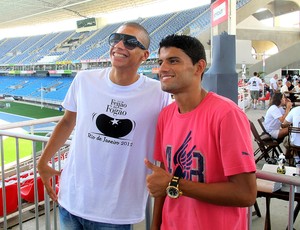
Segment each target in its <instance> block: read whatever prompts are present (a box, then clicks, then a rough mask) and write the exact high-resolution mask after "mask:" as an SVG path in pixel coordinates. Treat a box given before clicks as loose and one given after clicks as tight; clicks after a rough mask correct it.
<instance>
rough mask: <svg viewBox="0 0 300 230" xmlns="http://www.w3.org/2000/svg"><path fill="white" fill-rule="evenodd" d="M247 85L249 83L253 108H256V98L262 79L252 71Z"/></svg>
mask: <svg viewBox="0 0 300 230" xmlns="http://www.w3.org/2000/svg"><path fill="white" fill-rule="evenodd" d="M247 85H249V90H250V96H251V99H252V103H253V109H256V106H257V100H258V98H259V90H260V87H261V86H262V80H261V79H260V78H259V77H258V73H257V72H254V73H253V77H251V78H250V79H249V81H248V82H247Z"/></svg>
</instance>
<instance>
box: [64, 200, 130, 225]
mask: <svg viewBox="0 0 300 230" xmlns="http://www.w3.org/2000/svg"><path fill="white" fill-rule="evenodd" d="M59 219H60V229H61V230H132V225H131V224H108V223H100V222H95V221H90V220H86V219H83V218H81V217H78V216H74V215H72V214H71V213H69V212H68V211H67V210H66V209H64V208H63V207H61V206H60V205H59Z"/></svg>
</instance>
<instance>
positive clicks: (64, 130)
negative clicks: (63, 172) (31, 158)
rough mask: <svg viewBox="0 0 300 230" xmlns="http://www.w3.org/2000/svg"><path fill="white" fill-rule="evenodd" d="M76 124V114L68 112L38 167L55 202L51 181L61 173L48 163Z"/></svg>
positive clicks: (57, 126) (56, 128) (59, 124)
mask: <svg viewBox="0 0 300 230" xmlns="http://www.w3.org/2000/svg"><path fill="white" fill-rule="evenodd" d="M75 123H76V113H74V112H70V111H68V110H66V111H65V114H64V116H63V117H62V119H61V120H60V121H59V122H58V124H57V125H56V127H55V129H54V131H53V133H52V135H51V137H50V139H49V141H48V143H47V145H46V147H45V150H44V152H43V154H42V156H41V158H40V159H39V162H38V165H37V168H38V172H39V175H40V177H41V179H42V181H43V183H44V185H45V188H46V190H47V192H48V195H49V196H50V197H51V199H53V200H54V201H56V200H57V196H56V193H55V191H54V190H53V188H52V186H51V183H50V179H51V178H52V177H53V176H54V175H60V172H59V171H57V170H55V169H53V168H51V167H50V166H49V165H48V162H49V161H50V160H51V158H52V157H53V156H54V154H55V153H56V152H57V151H58V150H59V148H60V147H61V146H62V145H63V144H64V143H65V142H66V140H67V139H68V138H69V136H70V134H71V133H72V131H73V129H74V127H75Z"/></svg>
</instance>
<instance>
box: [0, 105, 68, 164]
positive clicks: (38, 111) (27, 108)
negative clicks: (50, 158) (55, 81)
mask: <svg viewBox="0 0 300 230" xmlns="http://www.w3.org/2000/svg"><path fill="white" fill-rule="evenodd" d="M6 103H10V107H7V108H0V112H5V113H11V114H16V115H20V116H25V117H30V118H35V119H39V118H46V117H54V116H61V115H63V114H64V113H63V112H62V111H59V110H57V109H49V108H41V107H40V106H36V105H30V104H22V103H18V102H6ZM0 119H1V116H0ZM38 135H46V133H45V134H40V133H39V134H38ZM3 149H4V162H5V164H8V163H11V162H14V161H15V160H16V140H15V138H13V137H7V138H4V139H3ZM36 149H37V151H40V150H41V149H42V144H41V143H37V145H36ZM19 153H20V156H19V157H20V158H23V157H27V156H30V155H31V154H32V141H30V140H24V139H19ZM0 165H1V162H0Z"/></svg>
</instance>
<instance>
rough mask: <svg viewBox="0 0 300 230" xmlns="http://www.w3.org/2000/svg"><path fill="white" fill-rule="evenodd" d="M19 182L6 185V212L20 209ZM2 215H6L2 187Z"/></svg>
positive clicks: (0, 204)
mask: <svg viewBox="0 0 300 230" xmlns="http://www.w3.org/2000/svg"><path fill="white" fill-rule="evenodd" d="M17 190H18V189H17V183H11V184H8V185H6V186H5V192H6V214H10V213H13V212H15V211H16V210H17V209H18V192H17ZM0 192H1V196H0V197H1V199H0V216H3V215H4V209H3V196H2V188H0Z"/></svg>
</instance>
